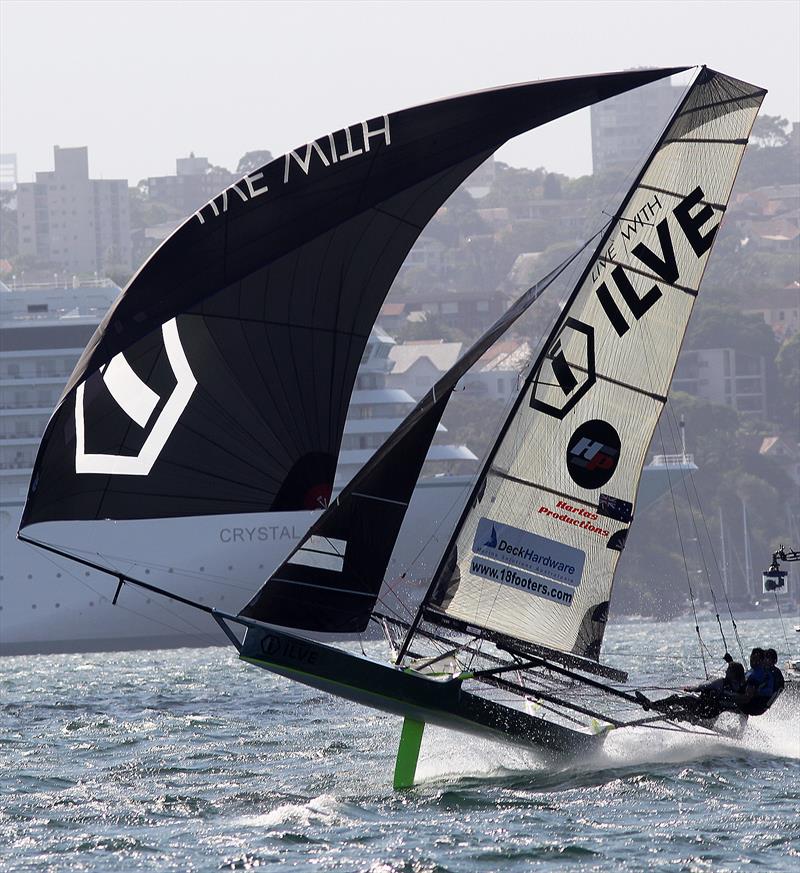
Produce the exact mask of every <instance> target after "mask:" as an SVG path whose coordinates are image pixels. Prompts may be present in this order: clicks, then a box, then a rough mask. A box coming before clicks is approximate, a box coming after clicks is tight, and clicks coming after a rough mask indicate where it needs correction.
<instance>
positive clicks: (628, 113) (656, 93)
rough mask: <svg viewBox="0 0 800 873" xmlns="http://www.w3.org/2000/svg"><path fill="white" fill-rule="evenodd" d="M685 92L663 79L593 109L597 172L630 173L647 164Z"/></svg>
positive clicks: (594, 154)
mask: <svg viewBox="0 0 800 873" xmlns="http://www.w3.org/2000/svg"><path fill="white" fill-rule="evenodd" d="M683 90H684V89H683V88H681V87H679V86H676V85H671V84H670V80H669V79H659V80H658V81H657V82H652V83H651V84H649V85H647V86H645V87H644V88H635V89H634V90H633V91H628V92H626V93H625V94H620V95H619V96H617V97H612V98H611V99H610V100H604V101H603V102H602V103H596V104H595V105H594V106H592V108H591V118H592V167H593V169H594V172H595V173H604V172H607V171H608V170H617V169H624V170H629V169H630V168H631V167H632V166H635V165H637V164H638V163H640V162H641V161H643V160H644V159H645V158H646V157H647V155H648V154H649V153H650V149H651V148H652V147H653V144H654V143H655V141H656V138H657V137H658V134H659V133H660V132H661V130H662V128H663V127H664V119H665V118H669V117H670V114H671V113H672V111H673V110H674V109H675V106H676V105H677V103H678V100H679V99H680V96H681V94H682V93H683Z"/></svg>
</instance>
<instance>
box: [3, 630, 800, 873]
mask: <svg viewBox="0 0 800 873" xmlns="http://www.w3.org/2000/svg"><path fill="white" fill-rule="evenodd" d="M741 626H742V629H743V638H744V640H745V642H746V643H747V644H748V645H753V644H758V643H760V644H764V645H766V644H768V643H772V644H777V642H778V641H779V640H781V641H782V636H781V633H780V628H779V626H778V625H777V623H776V622H772V621H763V620H762V621H753V622H742V623H741ZM692 633H693V628H692V627H691V626H690V625H688V624H687V623H685V622H675V623H672V624H670V625H665V624H661V625H653V624H649V623H645V622H641V623H639V622H628V623H622V624H618V625H616V626H614V627H613V629H611V630H610V631H609V635H608V645H607V647H606V651H607V660H609V661H610V662H612V663H616V664H618V665H621V666H628V667H629V668H638V669H642V670H644V669H646V670H647V671H648V672H649V679H648V681H652V680H653V679H658V678H659V677H660V681H662V682H664V681H666V680H670V681H671V682H672V684H676V681H677V684H682V683H683V681H684V678H685V677H684V676H683V675H681V676H679V677H678V678H677V680H676V677H675V675H674V673H673V671H675V670H676V669H679V664H680V658H677V659H676V657H675V655H676V653H678V654H679V655H681V654H682V653H686V654H691V652H692V651H693V650H692V648H691V647H692ZM706 633H707V635H708V636H709V639H713V634H712V629H711V628H708V629H707V631H706ZM790 642H792V643H793V642H794V640H791V641H790ZM371 645H375V646H377V644H371ZM777 647H778V646H777V645H776V648H777ZM780 648H781V649H785V644H784V645H783V646H780ZM690 663H693V662H690ZM681 669H682V668H681ZM779 706H780V709H779V711H778V712H774V711H773V712H770V713H769V714H768V715H767V716H764V717H763V718H762V719H759V720H758V721H757V722H755V721H753V722H751V726H750V727H749V728H748V730H747V732H746V733H745V735H744V737H743V739H742V740H741V741H738V742H736V741H732V740H731V741H728V740H717V739H709V738H701V737H698V736H693V735H683V734H667V733H663V732H656V731H653V730H648V729H646V728H637V729H630V730H626V731H613V732H612V733H611V734H610V735H609V737H608V741H607V743H606V747H605V750H604V751H603V753H602V754H600V755H598V756H597V757H595V758H594V759H593V760H591V761H588V762H582V763H581V764H580V765H579V766H578V765H573V766H565V767H560V768H554V767H553V766H552V765H551V766H549V767H548V766H545V765H543V764H542V763H540V762H539V761H538V760H537V758H536V756H535V755H533V754H530V753H523V752H519V751H516V750H514V749H511V748H508V747H505V746H501V745H496V744H491V743H488V742H485V741H480V740H476V739H474V738H471V737H467V736H462V735H458V734H452V733H448V732H445V731H442V730H436V729H428V731H427V732H426V736H425V741H424V743H423V748H422V756H421V762H420V767H419V771H418V777H419V780H420V784H419V785H418V786H417V787H415V788H414V789H412V790H410V791H406V792H401V793H397V792H394V791H392V789H391V784H390V783H391V773H392V768H393V762H394V752H395V749H396V743H397V738H398V735H399V720H398V719H396V718H393V717H389V716H384V715H382V714H380V713H374V712H372V711H370V710H366V709H363V708H360V707H358V706H356V705H354V704H349V703H347V702H344V701H340V700H337V699H334V698H331V697H327V696H325V695H322V694H320V693H318V692H316V691H313V690H311V689H307V688H303V687H302V686H299V685H294V684H292V683H289V682H288V681H286V680H283V679H280V678H277V677H274V676H271V675H270V674H268V673H266V672H264V671H262V670H258V669H256V668H254V667H250V666H247V665H244V664H242V663H240V662H238V661H237V660H236V658H235V657H234V654H233V652H232V650H227V649H204V650H199V649H193V650H189V649H184V650H180V651H170V652H148V653H123V654H114V655H97V654H95V655H68V656H47V657H29V658H6V659H0V749H1V751H0V796H2V806H0V869H3V870H9V871H27V870H48V871H59V873H60V871H73V870H75V871H77V870H81V871H99V870H115V871H133V870H159V871H190V870H192V871H194V870H228V869H233V870H251V869H256V868H261V867H264V868H266V869H273V870H286V869H292V870H309V871H310V870H313V871H328V870H335V871H371V873H395V871H404V873H422V871H464V873H475V871H496V870H502V871H522V870H526V871H527V870H537V869H553V870H555V869H558V870H561V869H567V868H568V869H570V870H575V871H590V870H592V871H594V870H598V871H599V870H602V871H608V870H609V869H611V870H623V871H628V870H630V871H641V870H664V871H679V870H686V871H705V870H712V869H713V870H714V873H720V871H740V870H742V869H743V868H744V867H745V865H752V867H753V869H760V870H765V871H770V873H779V871H793V873H794V871H797V869H798V868H800V817H798V808H799V807H800V727H799V724H800V723H799V722H798V713H797V711H796V710H795V711H793V708H792V707H791V706H790V705H789V703H788V701H787V702H785V703H784V702H783V701H779V703H778V704H776V707H775V709H778V707H779Z"/></svg>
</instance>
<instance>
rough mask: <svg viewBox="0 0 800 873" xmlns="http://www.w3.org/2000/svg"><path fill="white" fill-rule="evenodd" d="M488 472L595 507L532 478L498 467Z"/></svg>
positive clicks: (518, 483) (491, 468) (588, 502)
mask: <svg viewBox="0 0 800 873" xmlns="http://www.w3.org/2000/svg"><path fill="white" fill-rule="evenodd" d="M489 472H491V473H493V474H494V475H495V476H498V477H499V478H500V479H506V480H508V481H509V482H516V483H517V485H526V486H527V487H528V488H538V489H539V490H540V491H546V492H547V493H548V494H552V495H553V496H555V497H564V498H566V499H567V500H569V501H570V502H573V503H582V504H583V505H584V506H590V507H591V508H592V509H597V504H596V503H591V502H590V501H588V500H583V499H582V498H580V497H573V496H572V494H567V493H566V491H558V490H556V489H555V488H548V487H547V485H542V484H541V483H540V482H534V481H533V480H532V479H520V477H519V476H513V475H512V474H511V473H506V472H505V470H501V469H500V468H499V467H495V466H492V467H490V470H489Z"/></svg>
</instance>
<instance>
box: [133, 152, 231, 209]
mask: <svg viewBox="0 0 800 873" xmlns="http://www.w3.org/2000/svg"><path fill="white" fill-rule="evenodd" d="M175 171H176V172H175V175H174V176H151V177H150V178H149V179H148V180H147V191H148V197H149V199H150V200H155V201H157V202H159V203H165V204H166V205H168V206H172V207H174V208H175V209H177V210H178V212H179V213H180V214H181V215H183V216H188V215H191V214H192V213H193V212H196V211H197V210H198V209H200V207H201V206H205V204H206V203H208V201H209V200H211V198H212V197H216V196H217V194H219V192H220V191H222V190H223V189H224V188H227V187H228V186H229V185H232V184H233V183H234V182H235V181H236V180H237V179H238V178H239V177H238V176H237V175H236V174H235V173H230V172H228V171H227V170H225V169H223V168H222V167H215V166H213V165H212V164H211V163H210V162H209V160H208V158H199V157H195V154H194V152H192V153H191V154H190V155H189V157H188V158H177V159H176V161H175Z"/></svg>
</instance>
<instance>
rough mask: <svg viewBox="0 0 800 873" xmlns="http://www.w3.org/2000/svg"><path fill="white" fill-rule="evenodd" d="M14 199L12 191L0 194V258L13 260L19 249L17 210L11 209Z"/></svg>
mask: <svg viewBox="0 0 800 873" xmlns="http://www.w3.org/2000/svg"><path fill="white" fill-rule="evenodd" d="M15 198H16V194H15V193H14V192H13V191H2V192H0V258H7V259H9V260H10V259H11V258H13V257H14V256H15V255H16V254H17V252H18V250H19V248H18V246H19V235H18V230H17V210H16V208H13V207H12V203H13V202H14V199H15Z"/></svg>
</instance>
